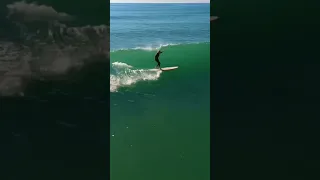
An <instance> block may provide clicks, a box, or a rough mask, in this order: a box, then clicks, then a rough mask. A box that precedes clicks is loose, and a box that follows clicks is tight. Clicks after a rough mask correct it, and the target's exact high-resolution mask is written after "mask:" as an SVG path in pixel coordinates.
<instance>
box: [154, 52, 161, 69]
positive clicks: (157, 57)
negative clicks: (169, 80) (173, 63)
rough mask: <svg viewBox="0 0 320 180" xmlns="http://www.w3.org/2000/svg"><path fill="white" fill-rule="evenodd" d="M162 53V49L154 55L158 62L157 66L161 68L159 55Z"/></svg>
mask: <svg viewBox="0 0 320 180" xmlns="http://www.w3.org/2000/svg"><path fill="white" fill-rule="evenodd" d="M161 53H162V52H161V51H158V52H157V54H156V55H155V56H154V60H155V61H156V62H157V63H158V65H157V67H159V68H160V64H161V63H160V61H159V56H160V54H161ZM160 69H161V68H160Z"/></svg>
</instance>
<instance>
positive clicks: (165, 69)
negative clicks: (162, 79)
mask: <svg viewBox="0 0 320 180" xmlns="http://www.w3.org/2000/svg"><path fill="white" fill-rule="evenodd" d="M175 69H178V66H174V67H164V68H161V70H162V71H171V70H175ZM150 70H151V71H161V70H160V69H150Z"/></svg>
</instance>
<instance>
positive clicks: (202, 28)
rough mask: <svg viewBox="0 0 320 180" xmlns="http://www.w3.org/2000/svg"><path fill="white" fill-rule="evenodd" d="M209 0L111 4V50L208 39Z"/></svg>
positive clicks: (207, 40)
mask: <svg viewBox="0 0 320 180" xmlns="http://www.w3.org/2000/svg"><path fill="white" fill-rule="evenodd" d="M209 14H210V4H122V3H121V4H111V5H110V45H111V50H116V49H123V48H137V47H143V48H146V47H159V46H160V45H165V44H176V43H179V44H180V43H194V42H209V41H210V40H209V39H210V26H209V18H210V17H209Z"/></svg>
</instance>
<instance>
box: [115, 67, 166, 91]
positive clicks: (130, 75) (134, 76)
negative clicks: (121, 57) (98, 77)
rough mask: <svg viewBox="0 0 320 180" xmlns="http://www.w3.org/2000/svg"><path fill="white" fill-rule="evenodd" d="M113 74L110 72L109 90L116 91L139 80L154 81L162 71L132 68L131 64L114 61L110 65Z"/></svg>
mask: <svg viewBox="0 0 320 180" xmlns="http://www.w3.org/2000/svg"><path fill="white" fill-rule="evenodd" d="M111 68H112V70H113V71H114V72H115V73H114V74H110V92H117V91H118V89H119V88H121V87H128V86H130V85H133V84H136V83H137V82H140V81H155V80H157V79H159V77H160V74H161V73H162V71H152V70H150V69H149V70H148V69H134V67H133V66H131V65H128V64H126V63H122V62H114V63H112V66H111Z"/></svg>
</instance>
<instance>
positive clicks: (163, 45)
mask: <svg viewBox="0 0 320 180" xmlns="http://www.w3.org/2000/svg"><path fill="white" fill-rule="evenodd" d="M201 43H210V42H189V43H164V44H159V45H153V46H143V47H140V46H139V47H134V48H120V49H114V50H111V51H110V52H111V53H112V52H117V51H131V50H143V51H157V50H160V49H161V48H166V47H169V46H179V45H188V44H201Z"/></svg>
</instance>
